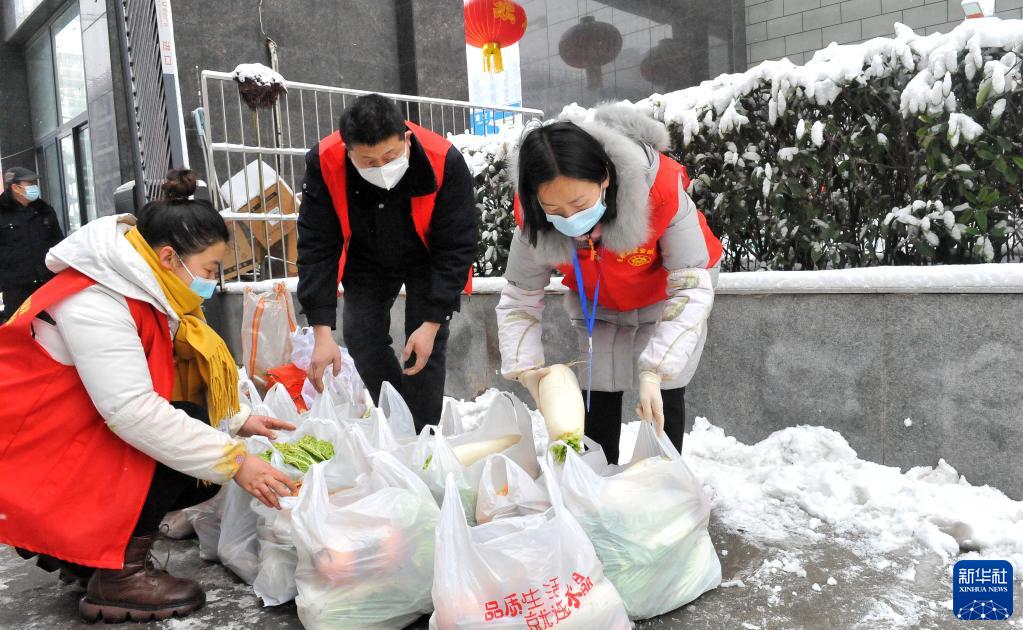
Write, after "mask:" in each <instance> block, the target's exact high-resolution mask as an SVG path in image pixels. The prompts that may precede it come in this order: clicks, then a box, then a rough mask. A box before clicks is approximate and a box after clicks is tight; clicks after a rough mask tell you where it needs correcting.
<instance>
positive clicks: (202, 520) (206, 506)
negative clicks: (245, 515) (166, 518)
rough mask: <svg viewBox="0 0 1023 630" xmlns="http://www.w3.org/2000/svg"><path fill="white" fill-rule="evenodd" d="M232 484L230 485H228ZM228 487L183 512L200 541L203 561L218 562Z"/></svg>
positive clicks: (200, 553) (200, 552) (200, 554)
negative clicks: (218, 549)
mask: <svg viewBox="0 0 1023 630" xmlns="http://www.w3.org/2000/svg"><path fill="white" fill-rule="evenodd" d="M229 484H230V482H229V483H228V485H229ZM235 485H237V484H235ZM226 493H227V487H226V485H225V486H224V487H222V488H220V491H219V492H217V493H216V494H215V495H213V497H212V498H210V499H208V500H206V501H203V502H202V503H200V504H198V505H193V506H191V507H187V508H185V509H184V510H182V511H183V512H184V513H185V515H186V516H187V517H188V521H189V522H190V523H191V524H192V527H193V528H195V535H196V537H197V538H198V539H199V557H200V558H202V559H203V560H209V561H216V560H217V545H218V543H219V542H220V521H221V517H222V515H223V504H224V495H225V494H226Z"/></svg>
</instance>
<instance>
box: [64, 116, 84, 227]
mask: <svg viewBox="0 0 1023 630" xmlns="http://www.w3.org/2000/svg"><path fill="white" fill-rule="evenodd" d="M60 172H61V175H62V176H63V182H64V187H63V192H64V207H65V208H67V230H68V233H71V232H74V231H75V230H77V229H78V228H80V227H82V208H81V204H79V203H78V200H79V194H78V160H76V159H75V138H74V136H73V135H66V136H64V137H62V138H61V139H60Z"/></svg>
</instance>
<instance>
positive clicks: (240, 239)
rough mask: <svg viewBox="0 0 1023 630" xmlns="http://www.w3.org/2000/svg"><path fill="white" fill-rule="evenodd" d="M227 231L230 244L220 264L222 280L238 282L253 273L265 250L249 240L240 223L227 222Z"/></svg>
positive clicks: (264, 254) (257, 243)
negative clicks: (245, 275)
mask: <svg viewBox="0 0 1023 630" xmlns="http://www.w3.org/2000/svg"><path fill="white" fill-rule="evenodd" d="M227 229H228V230H229V231H230V234H231V242H229V243H228V244H227V254H226V255H225V256H224V260H223V262H222V266H223V268H224V279H225V280H228V281H231V280H239V279H240V278H241V276H242V275H243V274H252V273H253V272H254V271H255V269H256V267H257V266H258V265H259V264H260V262H261V261H262V260H263V258H264V257H265V256H266V250H265V249H264V248H263V246H262V245H261V244H260V243H259V242H258V241H257V242H253V241H252V240H250V239H249V234H248V232H247V231H246V229H245V228H244V227H243V224H242V223H240V222H235V221H228V222H227ZM253 246H255V249H253ZM236 251H237V256H236V255H235V252H236ZM296 255H297V253H296Z"/></svg>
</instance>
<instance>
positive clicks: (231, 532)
mask: <svg viewBox="0 0 1023 630" xmlns="http://www.w3.org/2000/svg"><path fill="white" fill-rule="evenodd" d="M289 403H290V400H289ZM245 448H246V449H247V450H248V452H249V453H251V454H254V455H259V454H261V453H263V452H265V451H267V450H269V449H271V448H272V445H271V444H270V441H269V440H267V439H266V438H265V437H262V436H255V437H250V438H248V439H246V440H245ZM220 494H222V495H223V497H224V498H223V500H222V501H223V503H222V506H221V519H220V537H219V539H218V542H217V558H218V559H219V560H220V562H221V564H223V565H224V566H225V567H227V568H228V569H231V571H233V572H234V574H235V575H237V576H238V577H240V578H241V579H242V580H243V581H245V582H246V583H247V584H252V581H253V580H254V579H255V578H256V574H257V573H258V572H259V540H258V538H257V537H256V513H255V512H254V511H252V495H250V494H249V493H248V492H246V491H245V490H243V489H242V487H241V486H239V485H238V484H236V483H229V484H226V485H225V486H224V489H223V490H221V492H220Z"/></svg>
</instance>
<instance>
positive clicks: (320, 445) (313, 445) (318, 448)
mask: <svg viewBox="0 0 1023 630" xmlns="http://www.w3.org/2000/svg"><path fill="white" fill-rule="evenodd" d="M296 444H297V445H298V446H299V447H300V448H302V450H304V451H306V452H307V453H309V454H310V455H312V456H313V457H315V458H316V460H317V461H318V462H325V461H327V460H328V459H330V458H331V457H334V445H333V444H331V443H330V442H328V441H327V440H321V439H319V438H316V437H313V436H312V435H306V436H303V437H302V439H300V440H299V441H298V442H296Z"/></svg>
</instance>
